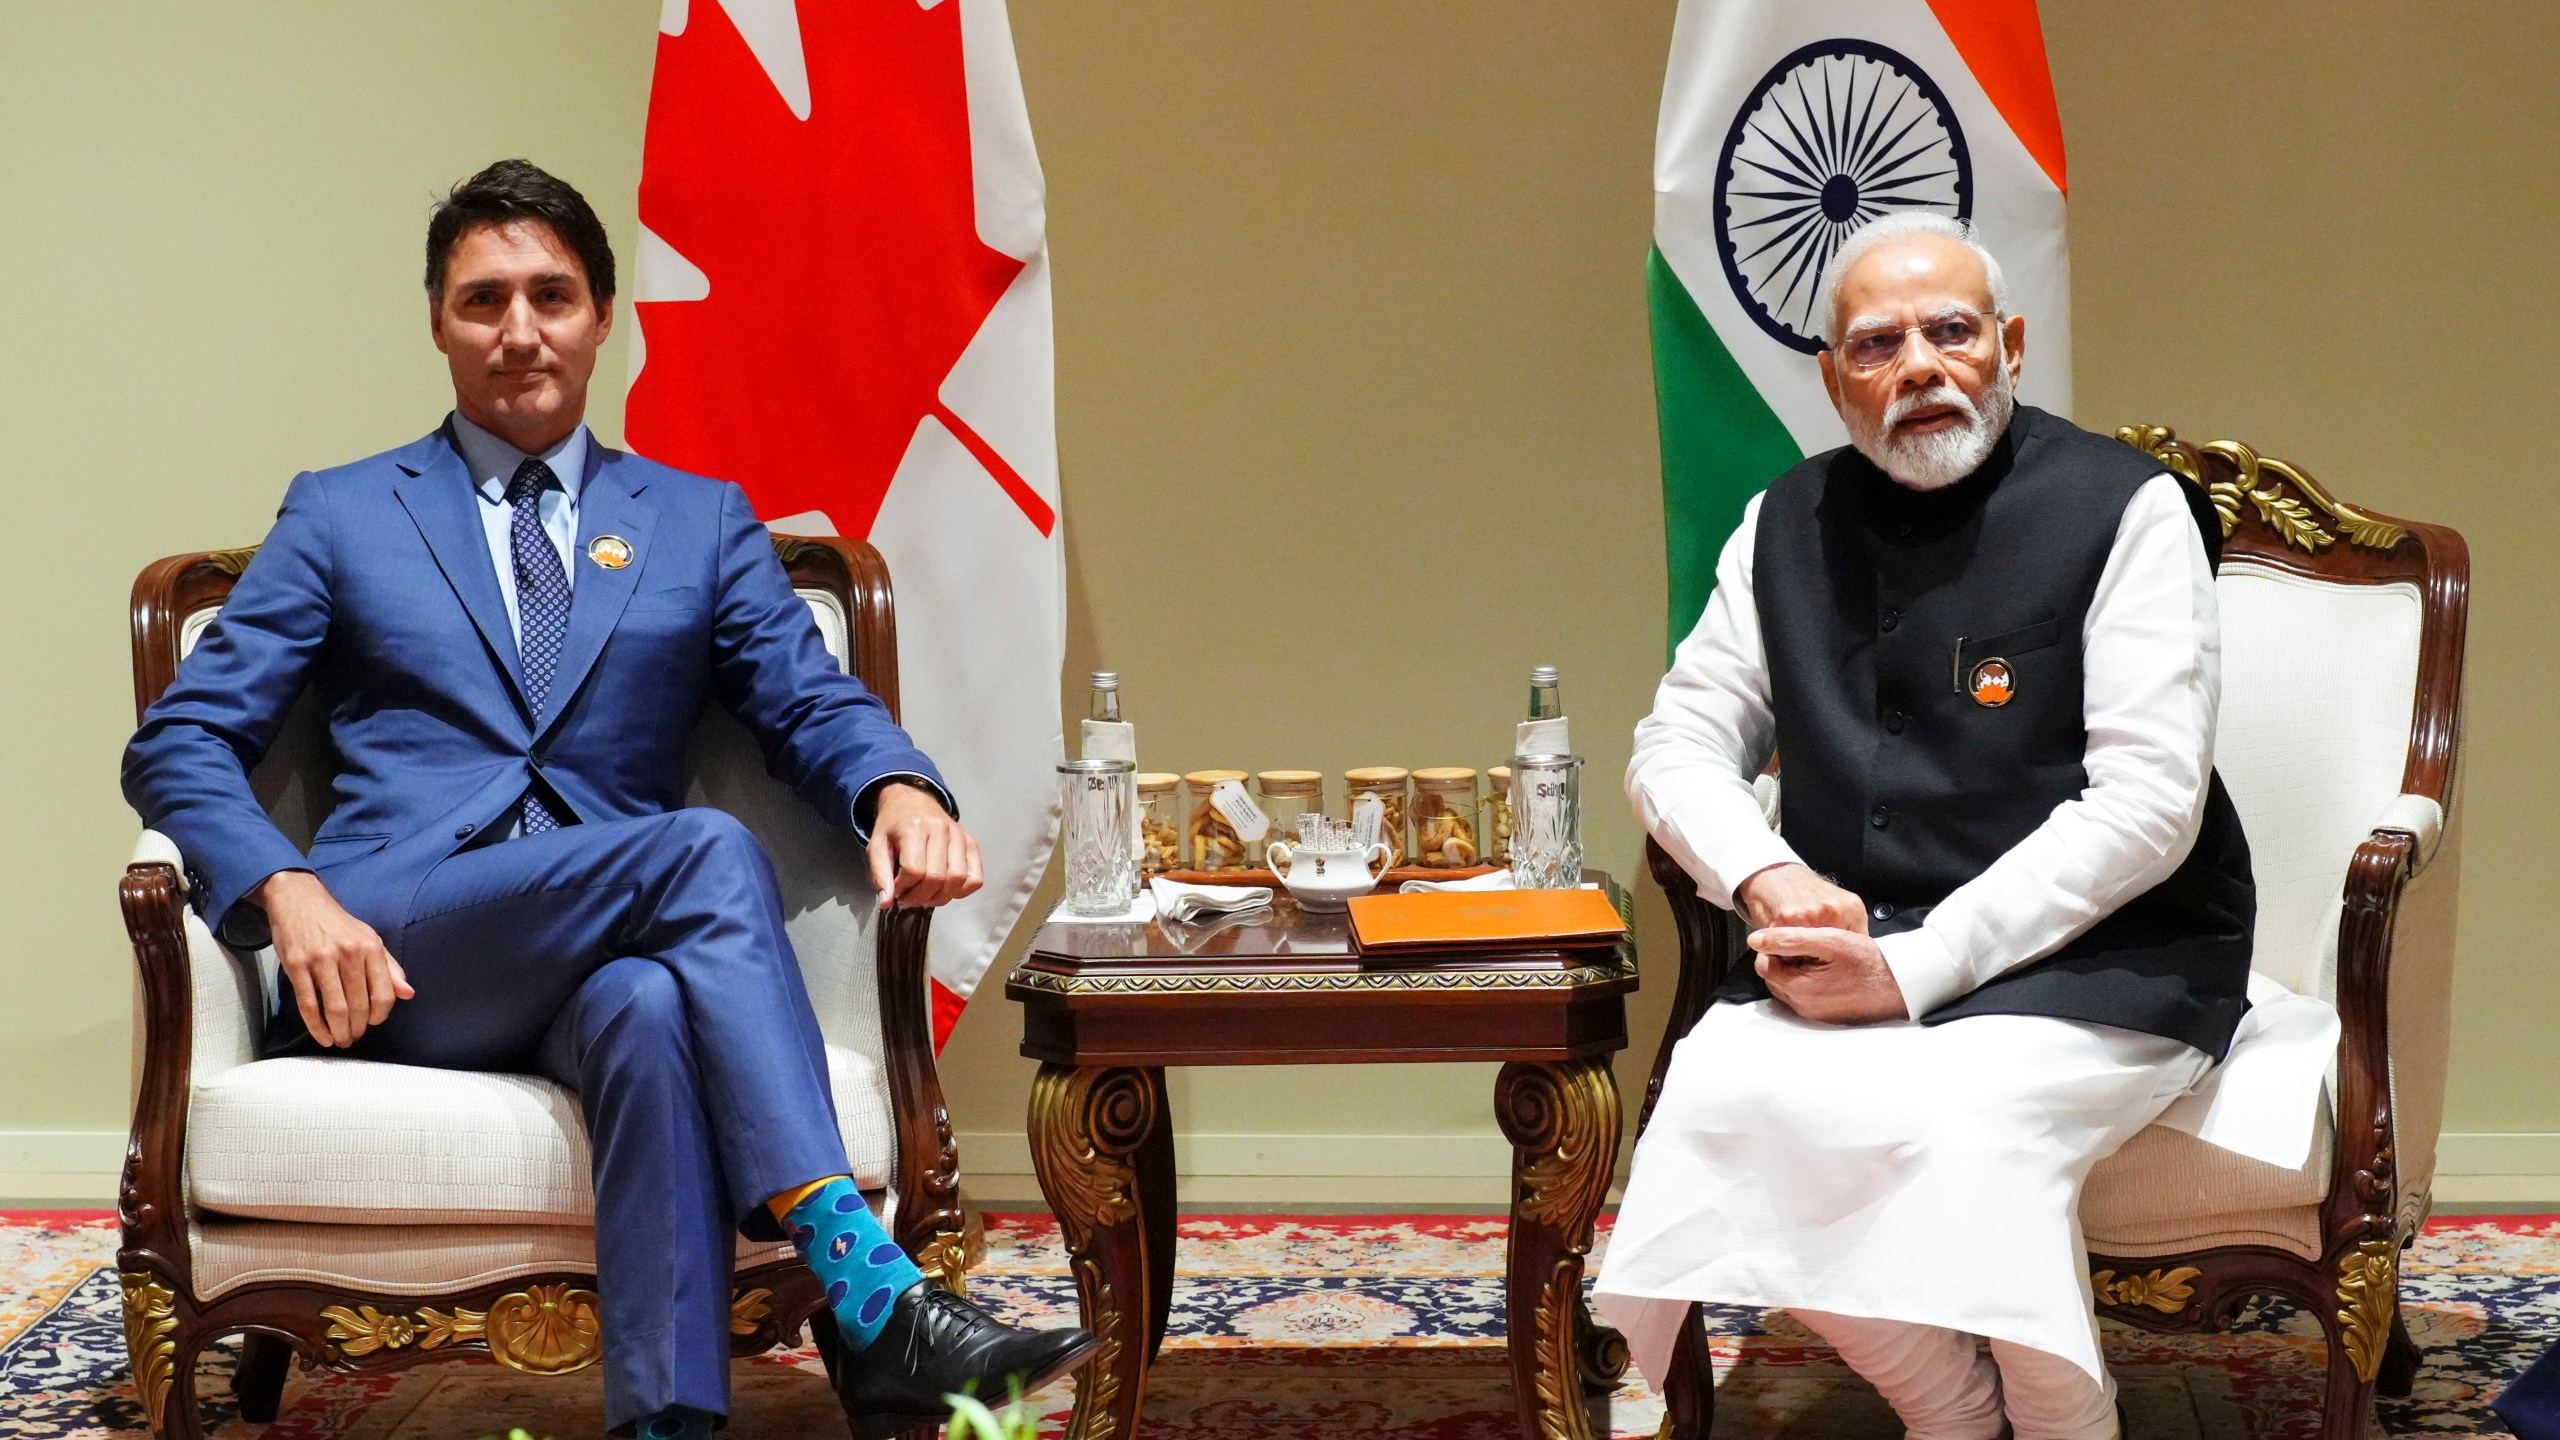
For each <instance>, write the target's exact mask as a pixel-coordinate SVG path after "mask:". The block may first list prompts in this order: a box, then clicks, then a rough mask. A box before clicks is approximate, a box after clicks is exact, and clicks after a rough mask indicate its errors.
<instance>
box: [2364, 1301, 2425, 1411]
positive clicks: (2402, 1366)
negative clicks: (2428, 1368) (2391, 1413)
mask: <svg viewBox="0 0 2560 1440" xmlns="http://www.w3.org/2000/svg"><path fill="white" fill-rule="evenodd" d="M2422 1358H2423V1357H2421V1356H2420V1354H2419V1352H2418V1342H2417V1341H2415V1340H2413V1339H2411V1338H2409V1317H2408V1312H2406V1311H2404V1310H2400V1309H2397V1308H2395V1309H2393V1310H2392V1312H2391V1339H2390V1340H2389V1341H2388V1342H2386V1343H2385V1344H2384V1346H2383V1348H2382V1369H2381V1371H2380V1373H2378V1374H2376V1375H2375V1376H2374V1377H2373V1388H2374V1389H2376V1390H2378V1391H2380V1392H2381V1393H2383V1394H2385V1395H2388V1396H2390V1397H2391V1398H2392V1399H2394V1400H2406V1399H2408V1398H2409V1392H2410V1391H2411V1390H2413V1389H2416V1388H2417V1384H2418V1365H2419V1363H2420V1360H2421V1359H2422Z"/></svg>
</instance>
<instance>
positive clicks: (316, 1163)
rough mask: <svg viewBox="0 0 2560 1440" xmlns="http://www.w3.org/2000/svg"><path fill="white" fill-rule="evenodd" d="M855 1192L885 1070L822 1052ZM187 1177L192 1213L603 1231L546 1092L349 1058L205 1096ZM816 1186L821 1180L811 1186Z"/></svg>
mask: <svg viewBox="0 0 2560 1440" xmlns="http://www.w3.org/2000/svg"><path fill="white" fill-rule="evenodd" d="M827 1066H828V1071H829V1078H830V1080H831V1082H832V1088H833V1090H834V1094H835V1105H836V1116H837V1122H838V1125H839V1128H840V1129H841V1130H842V1132H843V1136H844V1143H845V1151H846V1154H847V1155H848V1157H849V1158H850V1159H851V1161H852V1163H853V1173H854V1178H855V1179H856V1180H857V1181H858V1182H860V1183H861V1184H862V1185H863V1186H864V1187H865V1188H866V1189H870V1188H878V1187H881V1186H885V1185H887V1184H888V1183H889V1181H890V1178H891V1174H890V1172H891V1169H892V1164H893V1159H892V1157H893V1153H894V1140H893V1138H892V1136H893V1133H894V1132H893V1130H892V1128H891V1125H890V1119H889V1093H888V1085H887V1083H886V1080H885V1079H884V1077H883V1076H882V1075H881V1073H880V1070H879V1067H878V1066H876V1065H874V1064H873V1063H872V1062H871V1061H870V1059H868V1058H867V1057H865V1056H863V1055H860V1054H858V1053H856V1052H854V1051H851V1050H847V1049H844V1048H842V1047H839V1046H835V1045H830V1046H828V1047H827ZM186 1148H187V1176H188V1184H189V1188H190V1191H191V1195H192V1198H193V1200H194V1203H195V1205H196V1206H197V1208H199V1209H202V1210H207V1211H211V1212H214V1213H217V1214H223V1215H234V1216H243V1217H248V1218H254V1219H263V1220H303V1221H320V1222H324V1223H334V1224H373V1225H473V1224H519V1225H592V1224H594V1223H595V1192H594V1190H593V1188H592V1186H591V1185H590V1183H589V1179H588V1168H589V1165H590V1152H589V1150H588V1147H587V1129H586V1125H585V1123H584V1121H582V1120H581V1119H580V1117H579V1111H578V1100H577V1097H576V1096H575V1095H573V1094H571V1093H570V1092H569V1091H567V1090H565V1089H563V1088H561V1087H560V1086H558V1085H555V1084H553V1083H552V1082H550V1081H548V1080H543V1079H538V1078H535V1077H533V1076H529V1075H496V1074H484V1073H479V1072H473V1071H461V1070H432V1069H423V1068H420V1067H418V1066H413V1065H386V1064H381V1063H379V1062H376V1061H370V1060H354V1059H346V1058H342V1057H297V1058H293V1059H285V1060H260V1061H257V1062H255V1063H253V1064H248V1065H242V1066H239V1067H237V1068H235V1069H231V1070H226V1071H224V1072H222V1073H221V1074H219V1075H216V1076H213V1077H212V1078H210V1079H207V1080H204V1081H202V1082H199V1083H198V1084H197V1085H196V1087H195V1095H194V1101H193V1103H192V1105H191V1106H190V1108H189V1110H188V1118H187V1147H186ZM812 1178H815V1177H812Z"/></svg>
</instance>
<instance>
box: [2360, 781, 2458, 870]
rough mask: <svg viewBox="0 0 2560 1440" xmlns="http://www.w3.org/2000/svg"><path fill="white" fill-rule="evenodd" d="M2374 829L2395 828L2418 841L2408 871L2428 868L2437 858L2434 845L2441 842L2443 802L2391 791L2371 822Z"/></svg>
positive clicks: (2430, 797)
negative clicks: (2378, 814) (2385, 802)
mask: <svg viewBox="0 0 2560 1440" xmlns="http://www.w3.org/2000/svg"><path fill="white" fill-rule="evenodd" d="M2373 828H2374V829H2376V830H2397V831H2399V832H2401V833H2402V834H2404V835H2407V836H2408V837H2409V838H2410V839H2412V840H2415V841H2416V842H2418V843H2417V850H2416V853H2414V854H2413V855H2412V856H2411V857H2410V860H2409V870H2410V873H2411V874H2416V873H2417V872H2418V871H2420V870H2424V869H2425V868H2427V864H2428V862H2430V861H2432V860H2434V859H2435V858H2436V849H2437V847H2438V846H2440V845H2442V844H2443V843H2444V806H2442V805H2440V804H2438V803H2436V801H2435V799H2434V798H2433V797H2432V796H2427V795H2394V796H2392V797H2391V803H2390V804H2388V805H2385V806H2383V807H2382V817H2381V818H2380V819H2378V820H2376V821H2374V822H2373Z"/></svg>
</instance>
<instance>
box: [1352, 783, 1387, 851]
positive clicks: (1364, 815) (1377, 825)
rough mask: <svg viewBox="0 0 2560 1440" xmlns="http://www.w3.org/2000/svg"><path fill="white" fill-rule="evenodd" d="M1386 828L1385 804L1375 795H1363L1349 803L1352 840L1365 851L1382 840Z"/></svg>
mask: <svg viewBox="0 0 2560 1440" xmlns="http://www.w3.org/2000/svg"><path fill="white" fill-rule="evenodd" d="M1386 828H1387V802H1386V801H1384V800H1381V799H1379V798H1378V797H1377V796H1375V795H1363V796H1361V797H1360V798H1359V799H1357V800H1354V801H1352V802H1351V833H1352V838H1354V839H1356V840H1358V841H1359V842H1360V848H1361V849H1362V850H1367V849H1368V848H1369V847H1370V846H1372V845H1375V844H1377V843H1378V841H1379V840H1381V839H1383V838H1384V835H1385V831H1386Z"/></svg>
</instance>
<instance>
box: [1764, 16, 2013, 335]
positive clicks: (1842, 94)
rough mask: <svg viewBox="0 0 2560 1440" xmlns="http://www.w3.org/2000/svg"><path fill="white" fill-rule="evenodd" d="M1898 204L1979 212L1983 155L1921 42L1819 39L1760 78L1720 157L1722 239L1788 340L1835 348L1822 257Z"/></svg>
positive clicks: (1770, 322) (1768, 326)
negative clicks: (1970, 145) (1827, 328)
mask: <svg viewBox="0 0 2560 1440" xmlns="http://www.w3.org/2000/svg"><path fill="white" fill-rule="evenodd" d="M1897 210H1926V211H1930V212H1932V213H1935V214H1940V215H1946V216H1950V217H1952V218H1954V219H1957V220H1969V219H1971V218H1972V216H1973V161H1972V159H1971V157H1970V155H1969V154H1968V153H1967V151H1966V150H1965V144H1964V130H1963V128H1962V127H1960V126H1959V125H1958V124H1957V123H1956V112H1955V107H1954V106H1952V105H1949V104H1948V103H1947V96H1946V92H1945V91H1943V90H1940V89H1939V88H1938V83H1937V82H1936V81H1934V80H1932V79H1930V78H1929V76H1928V73H1927V72H1925V71H1923V70H1922V69H1921V68H1920V67H1919V66H1917V65H1915V64H1913V63H1912V62H1911V60H1910V58H1909V57H1908V56H1904V55H1901V54H1897V53H1896V52H1894V51H1891V50H1888V49H1886V48H1885V47H1883V46H1881V45H1877V44H1873V43H1871V42H1869V41H1865V40H1819V41H1816V42H1814V43H1813V44H1811V45H1807V46H1805V47H1804V48H1803V49H1801V50H1798V51H1796V52H1795V53H1794V54H1792V55H1789V56H1788V57H1787V58H1785V59H1783V60H1781V61H1779V62H1778V63H1777V64H1776V65H1773V66H1771V67H1770V69H1769V73H1768V74H1766V75H1763V76H1761V77H1760V83H1759V84H1758V85H1756V86H1754V87H1752V91H1751V94H1750V97H1749V98H1748V99H1745V100H1744V101H1743V102H1742V108H1741V110H1740V112H1739V113H1737V114H1736V115H1735V116H1734V117H1733V130H1732V131H1731V133H1729V134H1727V135H1726V136H1725V141H1724V154H1723V155H1722V156H1721V157H1720V158H1719V159H1718V160H1717V162H1716V209H1715V216H1716V249H1717V251H1718V252H1719V253H1720V254H1722V255H1723V257H1724V273H1725V278H1726V279H1727V280H1729V281H1731V282H1732V284H1733V295H1734V298H1735V299H1737V300H1739V301H1741V302H1742V308H1743V310H1744V311H1745V312H1747V313H1748V314H1749V315H1750V316H1751V318H1752V319H1754V320H1757V321H1758V322H1760V328H1761V329H1763V330H1766V331H1768V332H1769V334H1770V335H1771V336H1772V337H1774V338H1775V339H1776V340H1777V341H1778V342H1779V343H1781V344H1783V345H1788V346H1791V347H1793V348H1795V349H1797V350H1801V351H1803V352H1804V353H1806V354H1808V355H1810V354H1813V353H1814V352H1816V351H1818V350H1820V349H1821V348H1822V333H1821V332H1822V317H1821V316H1820V315H1817V314H1816V313H1815V310H1816V307H1817V306H1818V304H1819V302H1820V296H1818V295H1817V294H1816V293H1815V292H1816V290H1817V289H1818V288H1819V287H1820V281H1821V278H1822V267H1823V265H1824V264H1825V263H1826V262H1827V261H1829V260H1830V259H1831V257H1832V255H1833V254H1834V253H1835V252H1836V251H1838V250H1839V248H1840V242H1841V241H1843V240H1846V239H1848V238H1849V234H1850V232H1852V231H1854V230H1856V229H1857V228H1858V227H1859V226H1861V225H1864V224H1866V223H1867V222H1868V221H1870V220H1873V219H1875V218H1877V217H1878V216H1881V215H1886V214H1890V213H1892V212H1893V211H1897Z"/></svg>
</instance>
